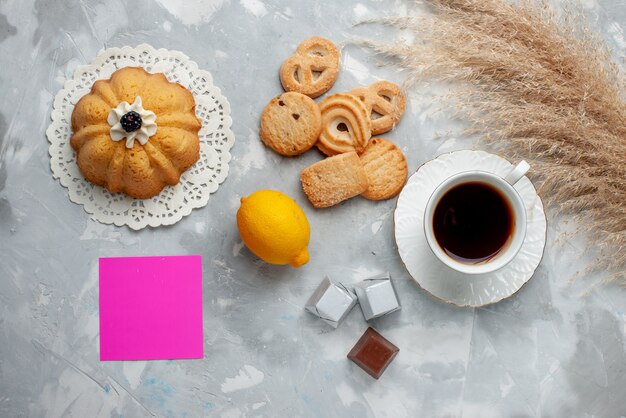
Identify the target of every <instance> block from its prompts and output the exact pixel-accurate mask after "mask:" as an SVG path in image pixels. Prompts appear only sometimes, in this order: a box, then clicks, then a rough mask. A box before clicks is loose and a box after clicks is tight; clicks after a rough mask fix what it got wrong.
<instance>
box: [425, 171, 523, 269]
mask: <svg viewBox="0 0 626 418" xmlns="http://www.w3.org/2000/svg"><path fill="white" fill-rule="evenodd" d="M514 223H515V220H514V218H513V209H512V208H511V206H510V204H509V203H508V201H507V199H506V198H505V197H504V196H503V195H502V194H501V193H500V192H499V191H498V190H496V189H495V188H493V187H492V186H491V185H489V184H486V183H482V182H467V183H462V184H459V185H457V186H454V187H453V188H451V189H450V190H448V192H447V193H446V194H444V195H443V196H442V197H441V199H439V202H438V203H437V206H436V207H435V214H434V217H433V230H434V233H435V238H436V239H437V243H439V246H440V247H441V249H442V250H443V251H445V252H446V254H448V255H449V256H450V257H452V258H453V259H455V260H457V261H460V262H463V263H469V264H476V263H480V262H482V261H486V260H489V259H491V258H493V257H495V256H496V255H497V254H498V253H499V252H500V251H501V250H502V249H503V248H504V247H505V246H506V245H507V243H508V241H509V239H510V238H511V236H512V235H513V228H514Z"/></svg>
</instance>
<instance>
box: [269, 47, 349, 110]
mask: <svg viewBox="0 0 626 418" xmlns="http://www.w3.org/2000/svg"><path fill="white" fill-rule="evenodd" d="M339 61H340V57H339V50H338V49H337V47H336V46H335V44H333V43H332V42H331V41H329V40H328V39H326V38H322V37H321V36H313V37H311V38H308V39H305V40H304V41H303V42H302V43H301V44H300V45H299V46H298V48H297V49H296V52H295V54H293V55H292V56H290V57H289V58H287V59H286V60H285V62H283V64H282V66H281V67H280V72H279V75H280V83H281V84H282V85H283V88H284V89H285V90H286V91H296V92H298V93H302V94H306V95H307V96H309V97H311V98H316V97H318V96H320V95H322V94H324V93H326V92H327V91H328V90H330V88H331V87H332V86H333V84H335V80H337V75H338V74H339Z"/></svg>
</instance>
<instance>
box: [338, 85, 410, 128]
mask: <svg viewBox="0 0 626 418" xmlns="http://www.w3.org/2000/svg"><path fill="white" fill-rule="evenodd" d="M348 94H351V95H353V96H356V97H358V98H359V99H360V100H361V101H362V102H363V104H365V107H366V108H367V112H368V115H369V117H370V120H371V121H372V135H380V134H382V133H385V132H389V131H390V130H392V129H393V128H394V127H395V126H396V124H397V123H398V122H399V121H400V118H401V117H402V115H403V114H404V109H405V107H406V96H405V95H404V93H403V92H402V90H401V89H400V86H398V85H396V84H394V83H392V82H390V81H386V80H381V81H377V82H375V83H373V84H371V85H370V86H369V87H359V88H356V89H352V90H350V91H349V92H348Z"/></svg>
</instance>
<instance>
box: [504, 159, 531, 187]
mask: <svg viewBox="0 0 626 418" xmlns="http://www.w3.org/2000/svg"><path fill="white" fill-rule="evenodd" d="M528 170H530V165H529V164H528V163H527V162H526V161H524V160H522V161H520V162H519V163H518V164H517V165H516V166H515V168H513V170H511V172H510V173H509V174H507V176H506V177H505V178H504V180H506V182H507V183H509V184H510V185H511V186H513V185H514V184H515V183H517V182H518V181H519V179H521V178H522V177H524V175H525V174H526V173H528Z"/></svg>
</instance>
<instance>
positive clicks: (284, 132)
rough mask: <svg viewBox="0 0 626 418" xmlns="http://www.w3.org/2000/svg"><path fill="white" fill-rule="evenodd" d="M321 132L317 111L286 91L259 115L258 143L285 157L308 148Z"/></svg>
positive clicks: (309, 101)
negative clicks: (259, 137)
mask: <svg viewBox="0 0 626 418" xmlns="http://www.w3.org/2000/svg"><path fill="white" fill-rule="evenodd" d="M321 131H322V116H321V113H320V108H319V106H318V105H317V103H315V101H314V100H313V99H311V98H310V97H308V96H305V95H304V94H300V93H295V92H289V93H283V94H281V95H280V96H278V97H275V98H273V99H272V100H271V101H270V102H269V103H268V104H267V106H265V109H264V110H263V115H262V116H261V129H260V132H259V133H260V136H261V140H262V141H263V143H264V144H265V145H267V146H268V147H270V148H271V149H273V150H274V151H276V152H277V153H279V154H281V155H285V156H288V157H291V156H294V155H299V154H302V153H303V152H305V151H307V150H309V149H311V147H312V146H313V145H315V143H316V142H317V139H318V138H319V136H320V132H321Z"/></svg>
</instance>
